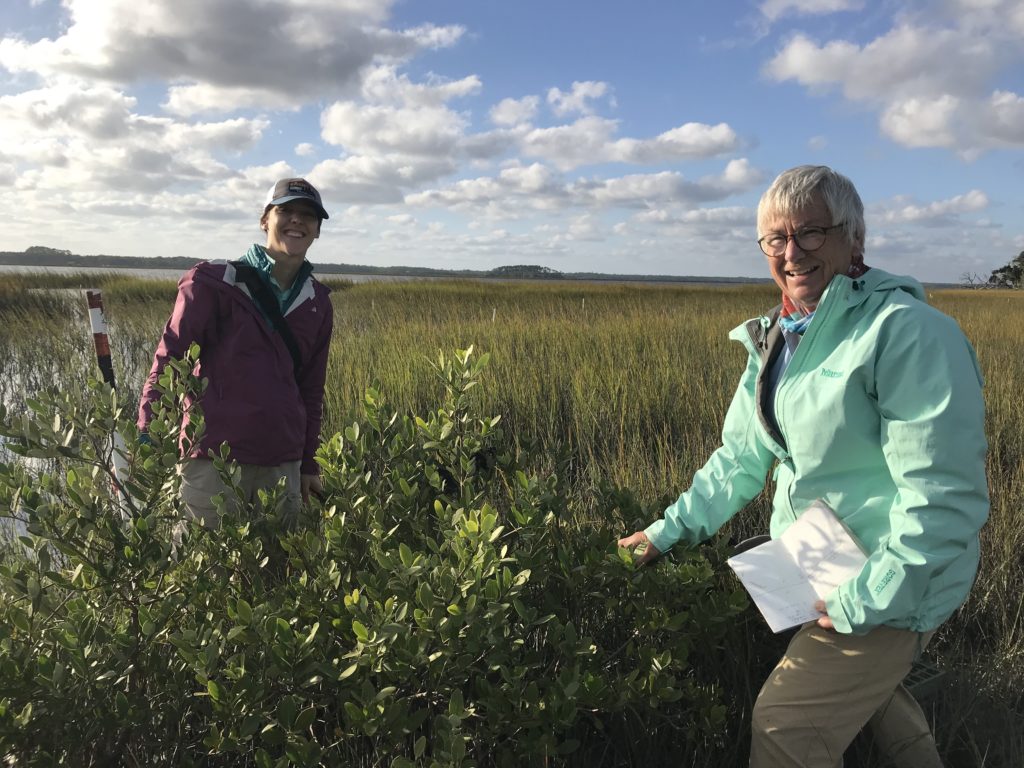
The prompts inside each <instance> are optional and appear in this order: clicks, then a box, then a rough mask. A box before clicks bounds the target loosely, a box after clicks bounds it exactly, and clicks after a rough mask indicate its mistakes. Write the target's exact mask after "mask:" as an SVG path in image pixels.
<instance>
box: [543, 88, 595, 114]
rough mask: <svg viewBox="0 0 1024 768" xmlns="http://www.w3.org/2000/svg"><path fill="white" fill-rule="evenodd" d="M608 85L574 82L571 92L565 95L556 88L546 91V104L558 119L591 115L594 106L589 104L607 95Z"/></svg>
mask: <svg viewBox="0 0 1024 768" xmlns="http://www.w3.org/2000/svg"><path fill="white" fill-rule="evenodd" d="M608 91H609V88H608V83H600V82H595V81H593V80H587V81H585V82H574V83H573V84H572V90H571V91H569V92H568V93H566V92H565V91H562V90H560V89H558V88H551V89H549V90H548V104H549V105H550V106H551V110H552V111H553V112H554V113H555V114H556V115H558V116H559V117H565V116H566V115H570V114H573V113H577V114H581V115H592V114H593V113H594V105H593V104H592V103H591V102H593V101H596V100H598V99H601V98H603V97H604V96H605V94H606V93H608Z"/></svg>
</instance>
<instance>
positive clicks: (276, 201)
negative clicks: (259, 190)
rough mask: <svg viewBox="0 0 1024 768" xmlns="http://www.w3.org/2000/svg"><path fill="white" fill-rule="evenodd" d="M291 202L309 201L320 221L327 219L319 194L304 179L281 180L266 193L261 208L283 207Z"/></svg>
mask: <svg viewBox="0 0 1024 768" xmlns="http://www.w3.org/2000/svg"><path fill="white" fill-rule="evenodd" d="M292 200H309V202H311V203H312V204H313V205H314V206H316V209H317V212H318V213H319V214H320V218H321V219H329V218H330V216H328V215H327V211H325V210H324V204H323V203H322V202H321V201H320V193H319V192H317V191H316V187H314V186H313V185H312V184H310V183H309V182H308V181H306V180H305V179H281V180H280V181H279V182H277V183H276V184H275V185H274V186H272V187H271V188H270V191H269V192H267V202H266V203H265V204H264V206H263V210H266V209H267V208H269V207H270V206H272V205H284V204H285V203H290V202H291V201H292Z"/></svg>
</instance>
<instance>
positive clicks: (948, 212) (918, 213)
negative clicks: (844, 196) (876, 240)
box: [872, 189, 989, 225]
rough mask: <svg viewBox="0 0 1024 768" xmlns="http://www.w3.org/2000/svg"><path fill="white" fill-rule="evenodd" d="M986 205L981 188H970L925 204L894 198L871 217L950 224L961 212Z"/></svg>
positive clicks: (985, 196) (983, 208)
mask: <svg viewBox="0 0 1024 768" xmlns="http://www.w3.org/2000/svg"><path fill="white" fill-rule="evenodd" d="M988 205H989V200H988V196H987V195H986V194H985V193H984V192H982V191H981V190H977V189H972V190H971V191H969V192H967V193H965V194H963V195H957V196H956V197H952V198H949V199H948V200H937V201H935V202H933V203H928V204H927V205H918V204H916V203H909V202H905V201H903V200H895V201H892V202H891V203H889V204H886V205H885V206H884V207H879V208H878V210H876V211H873V213H872V218H877V219H878V220H880V221H884V222H886V223H891V224H908V223H915V224H920V223H929V224H933V225H936V224H951V223H952V222H953V221H955V219H956V218H957V217H958V216H960V215H961V214H965V213H977V212H978V211H983V210H985V209H986V208H988Z"/></svg>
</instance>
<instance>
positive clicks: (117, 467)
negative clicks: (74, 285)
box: [85, 289, 128, 502]
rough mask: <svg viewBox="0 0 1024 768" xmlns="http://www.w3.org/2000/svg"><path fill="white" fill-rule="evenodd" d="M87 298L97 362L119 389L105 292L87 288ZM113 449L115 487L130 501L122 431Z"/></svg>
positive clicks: (113, 384) (101, 371) (104, 374)
mask: <svg viewBox="0 0 1024 768" xmlns="http://www.w3.org/2000/svg"><path fill="white" fill-rule="evenodd" d="M85 299H86V301H87V302H88V304H89V325H90V327H91V328H92V340H93V344H94V345H95V346H96V362H97V363H99V366H100V373H102V374H103V381H105V382H106V383H107V384H109V385H110V388H111V389H117V383H116V380H115V378H114V364H113V362H112V361H111V358H110V338H109V337H108V336H107V318H106V316H105V315H104V314H103V294H102V292H100V291H99V290H97V289H87V290H86V292H85ZM113 439H114V443H113V450H112V451H111V458H112V459H113V463H114V488H115V490H116V491H117V494H118V496H119V497H120V499H121V501H122V502H127V501H128V494H127V492H126V491H125V489H124V485H123V483H124V480H125V478H127V477H128V463H127V462H126V461H125V458H124V456H125V452H126V451H127V446H126V445H125V442H124V438H123V437H121V433H120V432H118V431H117V430H116V429H115V430H114V437H113Z"/></svg>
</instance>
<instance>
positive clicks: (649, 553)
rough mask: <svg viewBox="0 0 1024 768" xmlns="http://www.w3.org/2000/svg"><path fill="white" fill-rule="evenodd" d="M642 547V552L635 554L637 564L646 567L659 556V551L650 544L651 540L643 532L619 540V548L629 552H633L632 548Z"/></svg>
mask: <svg viewBox="0 0 1024 768" xmlns="http://www.w3.org/2000/svg"><path fill="white" fill-rule="evenodd" d="M641 545H644V550H643V552H640V553H639V554H637V564H638V565H647V564H648V563H649V562H651V561H652V560H654V559H655V558H657V557H658V556H659V555H661V551H660V550H659V549H658V548H657V547H656V546H654V545H653V544H651V540H650V539H648V538H647V534H646V533H644V532H643V531H637V532H636V533H634V534H633V535H632V536H626V537H625V538H623V539H619V546H620V547H623V548H625V549H628V550H630V551H633V548H634V547H639V546H641Z"/></svg>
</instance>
